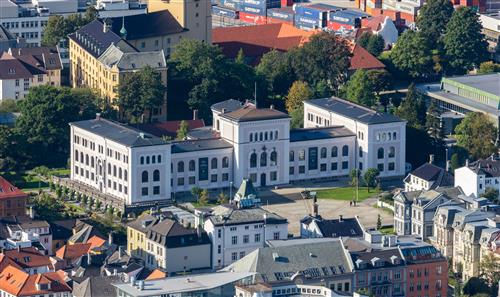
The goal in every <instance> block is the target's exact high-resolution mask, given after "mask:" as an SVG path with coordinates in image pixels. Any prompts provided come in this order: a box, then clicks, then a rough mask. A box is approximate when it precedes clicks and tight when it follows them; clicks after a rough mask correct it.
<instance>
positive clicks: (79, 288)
mask: <svg viewBox="0 0 500 297" xmlns="http://www.w3.org/2000/svg"><path fill="white" fill-rule="evenodd" d="M112 283H113V284H117V283H122V281H121V279H120V277H118V276H93V277H89V278H87V279H85V280H84V281H82V282H81V283H79V284H78V283H75V284H74V285H73V292H72V293H73V296H74V297H109V296H115V295H116V287H114V286H112V285H111V284H112Z"/></svg>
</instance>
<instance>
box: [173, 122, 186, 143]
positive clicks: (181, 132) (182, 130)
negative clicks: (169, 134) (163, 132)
mask: <svg viewBox="0 0 500 297" xmlns="http://www.w3.org/2000/svg"><path fill="white" fill-rule="evenodd" d="M188 128H189V126H188V123H187V122H186V121H181V122H180V124H179V129H178V130H177V136H176V137H175V139H176V140H184V139H186V137H187V133H188Z"/></svg>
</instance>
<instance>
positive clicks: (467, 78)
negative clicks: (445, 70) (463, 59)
mask: <svg viewBox="0 0 500 297" xmlns="http://www.w3.org/2000/svg"><path fill="white" fill-rule="evenodd" d="M447 79H448V80H452V81H454V82H457V83H461V84H464V85H466V86H468V87H471V88H474V89H478V90H481V91H484V92H487V93H490V94H493V95H495V96H500V73H490V74H483V75H464V76H457V77H447Z"/></svg>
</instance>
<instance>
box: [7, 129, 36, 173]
mask: <svg viewBox="0 0 500 297" xmlns="http://www.w3.org/2000/svg"><path fill="white" fill-rule="evenodd" d="M25 147H26V146H25V141H24V137H22V136H21V135H19V134H18V133H16V131H15V130H14V129H13V128H9V127H7V126H3V125H0V171H9V170H13V169H15V168H17V167H21V166H23V165H25V163H27V162H28V161H29V160H28V157H26V156H24V155H23V152H24V151H25Z"/></svg>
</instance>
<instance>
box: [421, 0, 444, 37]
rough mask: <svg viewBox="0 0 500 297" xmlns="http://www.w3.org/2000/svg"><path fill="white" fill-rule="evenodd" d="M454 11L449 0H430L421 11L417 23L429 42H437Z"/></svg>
mask: <svg viewBox="0 0 500 297" xmlns="http://www.w3.org/2000/svg"><path fill="white" fill-rule="evenodd" d="M452 13H453V5H452V3H451V2H450V1H448V0H428V1H427V2H426V3H425V5H424V6H422V8H421V9H420V11H419V14H418V17H417V22H416V25H417V27H418V29H419V30H420V32H422V34H423V36H425V38H426V39H427V41H428V42H429V44H435V43H436V42H438V41H439V39H440V37H441V35H442V34H443V33H444V30H445V28H446V24H447V23H448V21H449V20H450V18H451V15H452Z"/></svg>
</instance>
